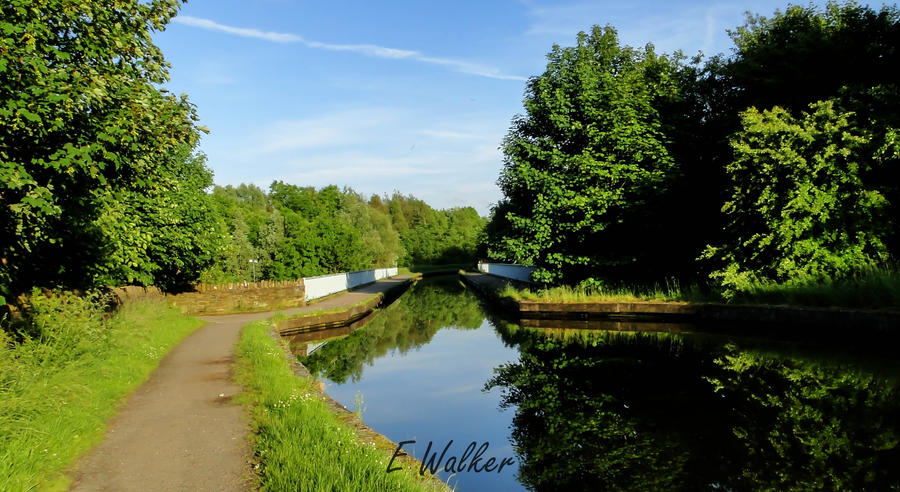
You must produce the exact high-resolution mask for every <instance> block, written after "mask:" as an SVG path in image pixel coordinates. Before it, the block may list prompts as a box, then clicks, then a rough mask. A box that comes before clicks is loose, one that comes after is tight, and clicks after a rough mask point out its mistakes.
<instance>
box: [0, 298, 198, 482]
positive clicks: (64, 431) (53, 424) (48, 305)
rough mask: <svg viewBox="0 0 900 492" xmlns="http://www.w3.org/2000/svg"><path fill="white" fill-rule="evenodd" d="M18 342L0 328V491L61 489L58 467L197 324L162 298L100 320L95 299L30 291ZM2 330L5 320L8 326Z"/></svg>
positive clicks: (98, 431)
mask: <svg viewBox="0 0 900 492" xmlns="http://www.w3.org/2000/svg"><path fill="white" fill-rule="evenodd" d="M33 299H34V302H33V303H32V305H33V307H34V316H33V317H31V320H30V322H29V323H27V324H26V325H24V326H20V327H19V330H18V332H19V333H20V334H21V335H20V336H16V337H15V338H16V339H17V340H16V341H13V340H12V337H10V335H9V334H8V332H4V331H2V330H0V338H5V340H0V490H4V491H19V490H34V489H64V488H66V487H67V485H68V479H66V478H65V477H64V476H63V475H62V473H61V472H63V471H64V470H65V468H66V467H67V466H68V465H70V464H71V463H72V462H73V461H74V460H75V458H77V457H78V456H79V455H80V454H82V453H84V452H85V451H87V450H89V449H90V448H91V447H93V446H94V445H95V444H97V443H99V442H100V441H101V440H102V439H103V436H104V432H105V426H106V421H107V419H109V418H110V417H111V416H112V415H113V414H114V413H115V411H116V407H117V405H118V404H119V403H121V402H122V401H123V398H124V397H125V396H126V395H128V394H129V393H131V392H132V391H133V390H134V389H135V388H137V387H138V386H139V385H140V384H141V383H142V382H144V381H145V380H146V379H147V377H148V375H149V374H150V372H151V371H152V370H153V369H154V368H155V367H156V366H157V364H158V362H159V360H160V359H161V358H162V357H163V356H164V355H165V354H166V352H168V351H169V349H170V348H171V347H173V346H174V345H175V344H177V343H178V342H179V341H180V340H181V339H183V338H184V337H185V336H186V335H188V334H189V333H191V332H192V331H193V330H194V329H196V328H197V327H198V326H199V325H200V324H202V322H201V321H199V320H197V319H194V318H190V317H187V316H185V315H182V314H181V313H180V312H179V311H178V310H176V309H174V308H171V307H169V306H168V305H167V304H165V302H164V301H163V300H161V299H157V300H153V299H148V300H141V301H134V302H133V303H130V304H126V305H124V306H122V307H121V309H119V311H118V312H117V313H116V314H115V315H113V316H112V317H109V318H106V317H104V313H103V312H102V310H101V309H100V308H99V307H97V304H96V303H95V300H90V299H84V298H78V297H76V296H74V295H71V294H58V295H54V296H53V297H44V296H34V297H33ZM7 328H9V326H8V325H7Z"/></svg>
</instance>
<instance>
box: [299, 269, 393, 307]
mask: <svg viewBox="0 0 900 492" xmlns="http://www.w3.org/2000/svg"><path fill="white" fill-rule="evenodd" d="M394 275H397V267H393V268H376V269H374V270H360V271H358V272H348V273H334V274H331V275H319V276H317V277H304V278H303V285H304V286H305V287H306V300H307V301H310V300H312V299H318V298H320V297H325V296H327V295H331V294H334V293H336V292H341V291H344V290H348V289H352V288H354V287H358V286H360V285H365V284H369V283H372V282H374V281H376V280H379V279H383V278H388V277H393V276H394Z"/></svg>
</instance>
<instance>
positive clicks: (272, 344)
mask: <svg viewBox="0 0 900 492" xmlns="http://www.w3.org/2000/svg"><path fill="white" fill-rule="evenodd" d="M237 353H238V363H237V372H236V377H237V379H238V381H239V382H240V383H241V384H243V385H244V388H245V391H244V393H242V395H241V400H242V401H243V403H245V404H247V405H249V406H250V408H251V415H252V419H253V425H254V427H255V429H254V435H255V438H254V440H255V443H254V446H255V449H256V454H257V456H258V458H259V460H260V463H259V468H258V471H259V477H260V481H261V483H260V486H261V488H262V489H263V490H272V491H276V490H277V491H280V490H295V491H335V490H354V491H382V490H416V491H419V490H434V489H436V488H439V487H440V484H436V483H434V482H431V481H426V480H423V479H421V478H419V477H418V476H417V472H415V471H412V470H409V469H404V470H402V471H395V472H392V473H390V474H388V473H386V470H387V466H388V461H389V460H390V457H391V452H392V451H393V450H390V451H387V450H383V449H378V448H376V447H374V445H366V444H363V443H362V442H361V441H360V440H359V439H358V438H357V436H356V434H355V432H354V431H353V430H352V429H351V428H350V427H348V426H347V425H346V424H344V423H342V422H341V421H340V419H339V418H338V417H337V416H336V415H335V414H334V413H333V412H332V411H331V410H330V409H329V408H328V406H327V404H326V403H325V401H324V399H323V397H322V396H320V395H319V394H318V392H317V391H316V389H315V388H314V386H313V384H314V383H313V382H312V381H311V380H309V379H306V378H300V377H297V376H295V375H294V374H293V373H292V371H291V368H290V365H289V364H288V361H287V360H286V359H285V356H284V353H283V351H282V349H281V347H279V346H278V342H277V341H275V340H274V339H273V338H272V337H271V336H270V335H269V325H268V324H267V323H266V322H264V321H258V322H254V323H250V324H249V325H247V326H246V327H245V328H244V331H243V334H242V337H241V340H240V342H239V344H238V349H237ZM394 465H395V466H396V465H397V462H395V463H394Z"/></svg>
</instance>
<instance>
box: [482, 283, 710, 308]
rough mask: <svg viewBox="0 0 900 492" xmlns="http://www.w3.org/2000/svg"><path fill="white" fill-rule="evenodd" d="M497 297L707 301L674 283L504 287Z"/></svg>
mask: <svg viewBox="0 0 900 492" xmlns="http://www.w3.org/2000/svg"><path fill="white" fill-rule="evenodd" d="M498 294H499V295H500V297H509V298H512V299H514V300H516V301H534V302H561V303H575V302H640V301H660V302H672V301H693V302H704V301H708V300H709V299H710V297H709V295H708V294H704V293H703V292H702V291H701V290H700V289H699V288H695V287H692V288H690V289H687V290H683V289H681V288H680V287H679V285H678V283H677V282H673V283H670V284H669V285H666V286H665V287H659V286H654V287H649V288H628V287H618V288H614V287H596V288H581V287H569V286H560V287H549V288H544V289H517V288H515V287H513V286H512V285H510V284H507V285H506V287H505V288H503V289H502V290H501V291H500V292H498Z"/></svg>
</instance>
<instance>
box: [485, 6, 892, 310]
mask: <svg viewBox="0 0 900 492" xmlns="http://www.w3.org/2000/svg"><path fill="white" fill-rule="evenodd" d="M729 34H730V35H731V38H732V40H733V42H734V47H733V51H732V54H731V55H729V56H726V55H722V54H720V55H716V56H713V57H710V58H707V59H705V60H704V58H703V56H702V55H698V56H696V57H694V58H692V59H688V58H687V57H686V56H685V55H683V54H682V53H681V52H676V53H674V54H660V53H657V52H656V50H655V49H654V47H653V46H652V45H650V44H648V45H647V46H645V47H641V48H633V47H629V46H622V45H620V43H619V39H618V35H617V33H616V31H615V29H614V28H613V27H611V26H606V27H605V28H601V27H599V26H595V27H594V28H593V29H592V30H591V31H590V32H589V33H584V32H582V33H580V34H579V35H578V38H577V44H576V46H573V47H566V48H561V47H559V46H554V47H553V49H552V51H551V52H550V53H549V54H548V55H547V58H548V63H547V69H546V71H545V72H544V73H543V74H541V75H538V76H534V77H532V78H531V79H529V82H528V84H527V88H526V91H525V99H524V106H525V113H524V114H523V115H519V116H517V117H516V118H514V119H513V121H512V125H511V128H510V130H509V133H508V134H507V136H506V138H505V140H504V142H503V148H502V150H503V153H504V167H503V170H502V171H501V174H500V178H499V181H498V183H499V185H500V188H501V190H502V192H503V195H504V198H503V199H502V200H500V202H499V203H498V204H497V206H496V207H495V208H494V209H493V210H492V213H491V220H490V222H489V225H488V226H487V241H486V243H485V244H484V245H483V247H482V250H481V251H482V254H483V255H484V256H486V257H488V258H490V259H492V260H499V261H509V262H514V263H523V264H527V265H534V266H535V267H536V271H535V274H534V279H535V280H537V281H539V282H542V283H545V284H557V285H558V284H568V285H576V284H581V285H582V286H584V287H592V286H600V285H607V284H609V283H621V282H633V283H653V282H662V281H664V279H671V278H674V279H677V280H682V281H684V280H687V281H688V282H701V283H704V282H708V281H710V280H711V283H712V284H713V285H714V287H715V288H717V289H721V290H722V292H723V293H724V294H725V296H726V298H727V297H730V296H732V295H734V294H735V293H737V292H740V291H742V290H746V289H749V288H751V287H752V286H754V285H756V286H758V285H771V284H782V283H786V282H794V283H810V284H816V283H828V282H831V281H835V280H840V279H845V278H850V277H854V276H858V275H865V274H867V273H868V272H872V271H873V270H884V269H887V270H890V269H893V268H894V267H895V261H896V259H897V258H898V253H900V138H898V135H900V75H898V74H900V71H898V70H897V67H898V66H900V11H898V9H897V7H896V6H887V5H885V6H883V7H881V8H880V9H879V10H874V9H872V8H870V7H867V6H860V5H858V4H856V3H852V2H851V3H844V4H839V3H836V2H830V3H828V4H827V6H825V7H824V9H819V8H818V7H815V6H812V5H810V6H788V8H787V9H786V10H784V11H776V12H775V14H774V15H772V16H771V17H764V16H760V15H751V14H748V17H747V20H746V22H745V24H744V25H742V26H739V27H738V28H736V29H734V30H732V31H729Z"/></svg>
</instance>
